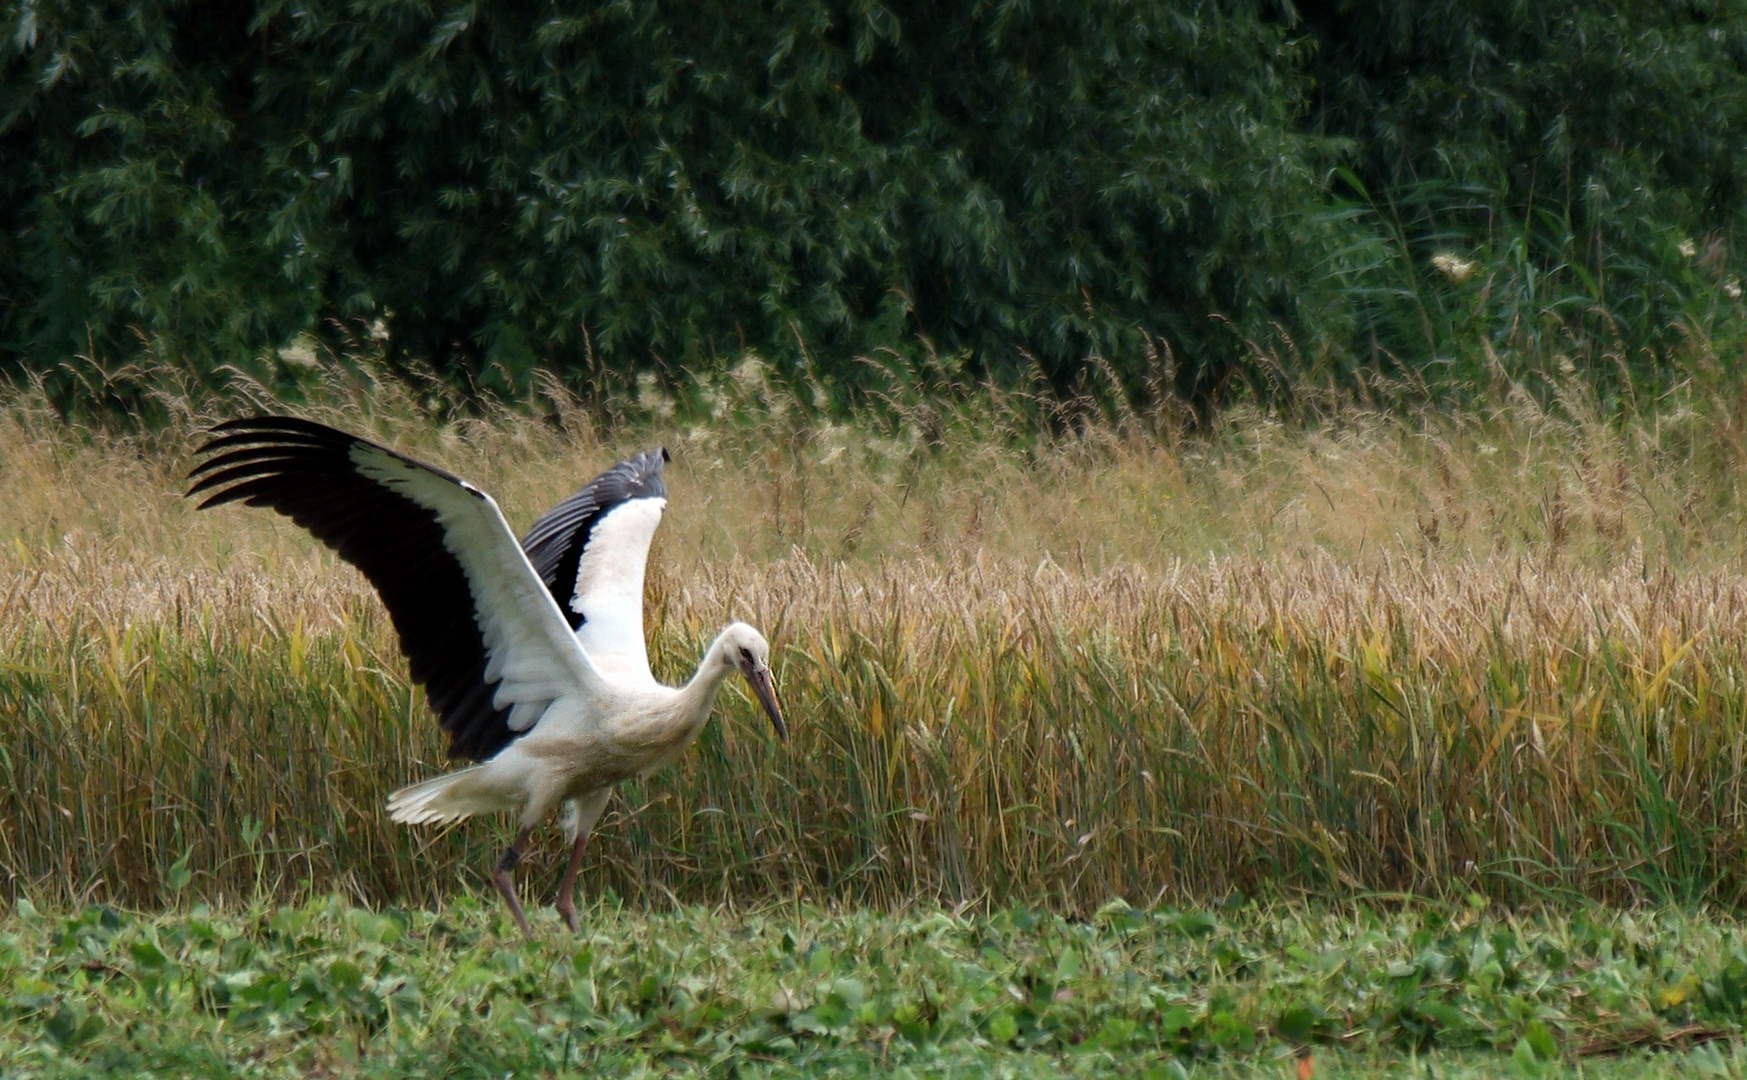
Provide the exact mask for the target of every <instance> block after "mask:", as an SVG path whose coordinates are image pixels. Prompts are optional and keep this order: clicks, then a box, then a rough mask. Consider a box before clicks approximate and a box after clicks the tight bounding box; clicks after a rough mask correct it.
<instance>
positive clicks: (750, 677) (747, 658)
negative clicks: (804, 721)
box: [717, 622, 789, 742]
mask: <svg viewBox="0 0 1747 1080" xmlns="http://www.w3.org/2000/svg"><path fill="white" fill-rule="evenodd" d="M717 640H718V641H719V642H720V643H721V648H722V662H723V663H724V664H731V665H733V666H734V667H736V668H738V669H739V670H740V674H742V675H744V676H746V681H747V683H749V684H750V685H751V686H752V693H753V694H754V695H755V696H756V697H757V698H758V703H759V704H760V705H763V706H764V713H765V715H766V716H768V717H770V726H771V727H773V728H775V729H776V737H777V738H778V739H780V740H782V741H783V742H788V741H789V729H788V728H787V727H785V726H783V711H782V707H781V706H780V705H778V704H777V701H776V687H775V686H774V685H773V684H772V683H771V681H770V643H769V642H768V641H765V640H764V635H763V634H761V633H759V632H758V631H756V630H754V629H753V628H752V627H750V626H747V625H746V624H745V623H743V622H737V623H730V624H729V625H728V628H727V629H725V630H723V631H722V635H721V637H719V638H718V639H717Z"/></svg>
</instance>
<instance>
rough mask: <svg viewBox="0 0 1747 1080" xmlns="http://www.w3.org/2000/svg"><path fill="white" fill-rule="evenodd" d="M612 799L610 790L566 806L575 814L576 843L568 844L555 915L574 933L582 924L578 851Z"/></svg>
mask: <svg viewBox="0 0 1747 1080" xmlns="http://www.w3.org/2000/svg"><path fill="white" fill-rule="evenodd" d="M611 796H612V789H610V788H609V789H607V790H606V791H597V792H594V793H592V794H590V795H586V796H584V797H583V798H580V799H577V800H576V801H575V802H573V803H571V804H570V807H569V809H570V812H571V813H573V814H575V815H576V816H575V818H574V821H575V827H576V839H575V840H573V841H571V843H570V861H568V862H566V863H565V864H564V877H563V878H562V879H561V880H560V881H559V882H558V902H557V903H556V904H555V905H554V906H555V907H557V908H558V914H560V915H562V916H564V925H565V926H568V927H570V932H571V933H575V932H577V931H578V930H581V929H582V922H581V920H579V919H578V918H577V917H576V873H577V871H578V870H581V869H582V849H583V848H585V847H587V846H588V838H589V835H590V834H592V833H593V832H594V823H595V822H596V821H598V820H600V816H601V811H602V810H603V809H605V808H606V805H607V799H608V798H610V797H611Z"/></svg>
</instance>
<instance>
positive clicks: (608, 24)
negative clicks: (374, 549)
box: [0, 0, 1747, 404]
mask: <svg viewBox="0 0 1747 1080" xmlns="http://www.w3.org/2000/svg"><path fill="white" fill-rule="evenodd" d="M1744 3H1747V0H1740V2H1737V0H1719V2H1691V3H1673V4H1660V5H1642V4H1629V3H1580V4H1576V5H1573V4H1562V5H1555V4H1551V3H1536V2H1529V0H1407V2H1403V3H1396V4H1388V5H1383V4H1361V3H1356V2H1350V0H1310V2H1307V3H1304V4H1301V5H1297V6H1293V5H1289V4H1285V3H1266V2H1259V0H1225V2H1212V0H1203V2H1196V0H1132V2H1127V3H1113V4H1105V5H1085V4H1078V3H1070V2H1066V0H1031V2H1024V0H973V2H967V3H960V4H944V5H943V4H922V3H886V4H882V3H874V2H867V0H857V2H825V0H816V2H809V0H761V2H752V3H736V4H727V3H707V2H706V3H686V4H674V3H663V2H660V0H618V2H610V3H579V2H571V0H550V2H540V3H536V2H533V0H503V2H497V3H489V4H487V3H449V2H440V0H431V2H414V0H348V2H343V3H342V2H339V0H310V2H300V3H297V4H291V3H286V2H283V0H262V2H257V3H228V2H227V3H220V2H211V0H151V2H143V3H136V4H123V3H113V2H112V3H103V2H99V3H83V4H72V3H58V2H47V0H9V2H8V4H7V5H6V8H5V9H4V10H5V12H6V14H5V15H4V16H0V32H3V33H4V35H5V36H4V38H3V39H0V58H3V67H0V368H3V369H4V370H6V371H9V372H11V373H13V374H15V375H17V374H23V373H28V372H38V373H43V372H47V373H50V375H51V380H56V379H58V380H61V381H60V382H57V383H55V385H57V386H60V387H62V392H63V393H64V394H65V395H67V396H69V397H73V396H77V395H78V394H80V393H83V392H86V390H85V389H82V388H85V387H88V385H89V384H88V383H85V382H81V381H79V380H77V379H75V378H72V377H71V375H69V374H68V373H69V372H73V371H76V370H77V369H78V367H79V365H81V364H84V365H94V366H96V367H99V368H108V369H114V368H116V367H118V366H120V365H124V364H127V363H129V362H131V361H134V360H137V359H138V358H139V357H140V356H141V355H142V354H147V355H150V356H152V357H155V358H157V359H158V360H159V362H161V363H169V364H173V365H176V366H178V367H182V368H185V369H187V370H189V371H192V372H194V373H195V374H196V375H197V376H199V377H200V378H203V379H206V380H209V381H215V382H217V381H222V380H223V379H225V378H226V377H227V373H228V372H230V371H232V370H242V371H248V372H250V373H251V374H253V375H255V376H257V377H261V378H265V379H268V380H270V381H272V380H279V381H280V382H283V383H286V384H291V383H294V382H295V377H296V372H295V370H294V367H295V365H292V364H288V363H287V362H286V361H285V360H283V359H281V358H280V356H279V354H278V350H280V349H282V348H284V347H285V346H287V345H289V344H291V343H293V342H295V341H298V340H300V339H304V338H305V337H306V336H313V337H315V338H316V339H318V340H321V341H325V342H326V343H328V344H330V345H333V346H336V347H338V346H340V345H341V343H342V342H343V341H344V340H345V339H346V338H348V337H359V338H361V337H366V336H368V335H369V334H371V333H372V331H374V333H375V334H376V335H377V336H378V337H381V338H382V339H383V340H382V343H381V348H383V349H384V350H385V352H386V355H387V358H388V359H389V361H390V362H391V363H400V364H413V363H417V364H428V365H430V366H431V367H433V368H434V369H435V370H436V371H437V372H439V373H440V374H441V375H443V376H445V377H447V378H450V379H452V380H454V381H455V382H457V383H458V384H460V385H462V386H464V387H466V388H468V389H469V390H471V391H483V392H492V391H496V392H510V393H513V392H517V391H519V390H521V389H522V388H524V387H525V386H526V385H527V383H528V381H529V380H530V379H531V378H532V377H533V375H534V373H535V372H536V371H538V370H540V369H542V368H544V369H547V370H550V371H553V372H555V373H557V374H558V375H560V377H562V378H564V379H566V380H567V381H569V382H571V383H572V384H574V385H577V386H579V387H588V386H590V385H595V384H598V383H600V381H601V377H602V375H603V374H604V373H607V372H612V373H617V374H620V375H625V374H631V373H637V372H649V371H653V372H655V373H657V374H658V375H661V376H662V377H665V378H669V379H678V378H680V377H681V374H682V373H684V372H705V371H709V370H711V369H713V368H717V367H719V366H721V365H724V364H727V363H731V362H733V361H734V360H735V359H737V358H738V357H739V356H741V355H743V354H744V353H745V352H746V351H747V350H754V351H756V352H758V353H759V354H760V355H761V356H763V357H765V358H766V359H767V360H770V361H771V362H773V363H774V364H776V365H777V367H778V368H779V369H781V368H789V369H792V368H793V367H794V366H795V365H797V364H799V363H802V362H803V360H806V361H810V362H811V364H812V365H813V367H814V369H815V372H816V373H817V374H821V375H823V376H825V377H826V378H828V379H829V380H830V381H831V383H832V386H833V387H834V388H840V389H842V390H843V391H844V392H846V393H847V392H852V391H853V389H854V387H855V386H856V385H857V384H858V382H859V381H860V380H861V379H863V378H864V377H865V376H866V373H867V372H869V371H871V370H873V368H872V367H871V366H870V365H867V364H863V363H860V362H858V360H857V358H858V357H864V356H878V357H881V358H884V359H883V360H882V363H885V364H886V366H887V367H888V368H889V367H891V366H892V365H893V364H897V365H899V366H904V365H909V366H915V365H918V364H921V363H923V362H924V360H927V362H929V363H932V364H936V365H940V364H945V365H948V366H951V367H953V368H954V369H955V370H963V371H965V372H967V373H969V374H971V375H975V376H978V377H983V376H988V377H994V378H998V379H1007V380H1014V379H1029V378H1032V377H1034V376H1035V375H1037V374H1038V373H1041V374H1042V375H1043V376H1044V377H1045V378H1046V379H1047V380H1048V381H1049V382H1051V383H1053V384H1054V385H1055V386H1056V387H1057V388H1058V389H1067V388H1071V387H1072V386H1074V385H1075V384H1076V380H1078V379H1080V378H1081V377H1082V376H1083V375H1084V374H1085V372H1086V369H1087V365H1088V360H1089V358H1092V357H1101V358H1103V359H1105V360H1107V361H1108V363H1109V365H1110V369H1111V370H1113V371H1115V372H1116V373H1117V375H1118V377H1119V378H1121V379H1124V380H1126V381H1127V382H1128V383H1129V384H1130V385H1131V386H1140V385H1143V384H1144V383H1145V382H1146V380H1147V379H1148V378H1149V377H1152V376H1156V375H1157V374H1158V368H1159V366H1160V364H1161V363H1162V361H1160V360H1159V357H1160V356H1161V355H1162V356H1168V357H1169V358H1170V360H1171V363H1172V367H1171V372H1172V374H1173V377H1174V378H1175V380H1176V389H1177V390H1178V391H1180V392H1183V393H1185V394H1187V395H1189V396H1191V397H1193V398H1196V399H1197V400H1201V401H1216V400H1217V399H1218V398H1219V397H1220V396H1221V395H1222V394H1224V393H1227V392H1229V390H1230V388H1231V387H1233V386H1235V385H1242V384H1243V383H1244V382H1245V380H1246V378H1248V377H1250V376H1253V375H1255V373H1256V370H1257V368H1258V366H1260V367H1268V368H1271V369H1291V373H1292V374H1295V375H1301V376H1305V377H1311V378H1323V377H1333V378H1341V377H1346V376H1349V375H1350V374H1351V373H1353V372H1355V371H1358V370H1361V369H1366V368H1379V367H1380V368H1385V369H1393V370H1398V371H1400V370H1406V371H1411V372H1413V373H1416V374H1417V375H1420V376H1422V377H1427V378H1459V377H1462V376H1463V375H1465V374H1470V375H1471V374H1472V373H1473V372H1474V371H1476V370H1477V369H1478V366H1479V365H1481V364H1482V363H1483V362H1484V353H1485V351H1486V349H1485V347H1486V346H1487V345H1497V344H1500V343H1517V344H1520V343H1522V342H1523V341H1524V340H1528V341H1530V342H1531V343H1532V342H1533V341H1535V340H1537V339H1538V338H1539V337H1541V336H1547V335H1551V336H1552V337H1553V338H1555V339H1556V340H1557V342H1558V347H1559V349H1560V350H1562V352H1561V355H1562V356H1564V355H1566V354H1571V355H1574V356H1575V358H1576V360H1577V361H1578V362H1580V363H1585V364H1589V365H1591V366H1593V367H1594V369H1595V370H1596V371H1597V372H1603V373H1606V377H1607V378H1610V379H1611V378H1619V377H1623V378H1627V379H1631V378H1638V379H1644V380H1651V381H1653V380H1654V379H1656V378H1657V376H1658V373H1659V372H1660V371H1661V370H1662V369H1663V368H1664V366H1665V365H1666V363H1667V360H1668V357H1669V355H1670V353H1671V351H1672V350H1676V349H1678V348H1679V347H1680V344H1681V342H1682V341H1684V340H1687V339H1689V338H1691V337H1692V336H1694V335H1699V336H1703V337H1705V338H1706V339H1731V340H1732V338H1731V335H1734V334H1735V333H1737V330H1736V328H1737V326H1738V325H1739V323H1740V320H1741V306H1740V304H1739V303H1738V302H1737V301H1738V300H1739V298H1740V288H1739V281H1738V278H1737V276H1736V275H1737V273H1738V269H1739V263H1740V259H1739V257H1738V255H1737V254H1736V252H1735V245H1734V237H1735V235H1736V232H1737V230H1738V228H1739V222H1740V216H1741V192H1742V170H1743V167H1744V161H1743V154H1744V152H1747V151H1744V147H1743V141H1742V132H1743V127H1742V123H1741V119H1742V114H1743V109H1744V108H1747V72H1744V61H1747V9H1744V6H1743V4H1744ZM1440 253H1445V254H1448V255H1450V256H1451V257H1453V258H1454V259H1455V260H1456V262H1454V263H1451V262H1450V261H1448V260H1445V261H1444V263H1443V267H1444V269H1443V270H1441V271H1440V270H1439V269H1438V268H1437V267H1436V265H1435V264H1434V262H1433V256H1435V255H1439V254H1440ZM1452 267H1454V269H1452ZM1464 268H1466V269H1465V270H1464ZM1161 350H1162V351H1161ZM1531 351H1532V350H1531ZM81 357H82V358H83V359H82V360H80V359H76V358H81ZM1622 358H1623V360H1624V363H1623V369H1624V370H1625V375H1624V376H1619V375H1616V374H1615V373H1616V372H1618V371H1620V370H1622ZM888 361H889V362H888ZM122 404H125V402H122Z"/></svg>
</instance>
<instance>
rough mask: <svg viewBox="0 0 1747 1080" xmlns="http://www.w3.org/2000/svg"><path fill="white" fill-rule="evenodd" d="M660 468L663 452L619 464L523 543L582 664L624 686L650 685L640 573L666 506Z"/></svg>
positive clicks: (556, 511)
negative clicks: (582, 658)
mask: <svg viewBox="0 0 1747 1080" xmlns="http://www.w3.org/2000/svg"><path fill="white" fill-rule="evenodd" d="M666 460H667V451H666V450H647V451H644V452H643V453H641V454H638V455H637V456H636V457H634V458H631V459H629V460H627V461H621V462H619V463H618V464H617V465H614V466H613V467H612V468H610V469H608V470H607V471H606V472H603V473H601V474H600V475H599V476H597V477H595V478H594V479H593V480H590V481H589V482H588V486H587V487H584V488H583V489H582V490H581V491H579V492H577V493H576V494H575V495H572V496H571V497H570V498H568V499H565V500H564V501H563V502H561V503H559V504H558V505H557V506H555V507H553V508H552V509H551V510H549V511H547V512H546V515H545V516H544V517H542V518H540V520H538V521H536V522H534V526H533V528H531V529H529V530H528V535H527V536H526V537H524V538H523V540H522V549H523V550H524V551H526V552H527V553H528V561H529V562H531V563H533V565H534V570H535V572H537V573H538V574H539V575H540V579H541V580H542V581H544V582H545V583H546V586H547V588H549V589H551V590H552V598H553V599H554V600H556V601H557V602H558V606H559V608H561V609H562V610H563V612H564V617H565V618H566V619H568V620H569V622H570V625H571V627H572V628H574V629H575V631H576V637H577V640H578V641H580V642H581V643H582V648H583V651H584V652H586V653H588V658H589V660H590V661H592V662H593V663H594V666H595V667H596V668H597V669H599V670H600V671H602V672H604V673H605V674H607V675H610V676H613V677H615V678H619V679H624V680H627V681H633V680H634V681H640V682H653V681H654V677H653V676H652V675H650V673H649V651H648V648H647V647H646V646H645V645H644V642H643V568H644V565H645V564H646V563H647V562H648V559H649V541H650V540H651V539H652V538H653V537H654V536H655V527H656V526H657V525H659V524H661V511H662V509H663V508H664V507H666V506H667V486H666V485H665V484H663V483H662V482H661V465H662V462H664V461H666Z"/></svg>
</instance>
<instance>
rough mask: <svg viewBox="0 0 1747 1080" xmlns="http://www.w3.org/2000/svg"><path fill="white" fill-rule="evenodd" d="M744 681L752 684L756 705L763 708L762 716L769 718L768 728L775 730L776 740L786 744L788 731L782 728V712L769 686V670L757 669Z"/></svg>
mask: <svg viewBox="0 0 1747 1080" xmlns="http://www.w3.org/2000/svg"><path fill="white" fill-rule="evenodd" d="M746 681H747V682H749V683H751V684H752V692H753V693H754V694H757V695H758V703H759V704H760V705H763V706H764V714H765V715H766V716H768V717H770V726H771V727H773V728H775V729H776V737H777V739H778V740H779V741H781V742H788V741H789V729H788V728H786V727H784V726H783V710H782V706H780V705H778V704H777V703H776V687H775V686H773V685H771V681H770V669H769V668H759V669H758V670H756V671H754V672H752V674H750V675H748V676H746Z"/></svg>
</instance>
